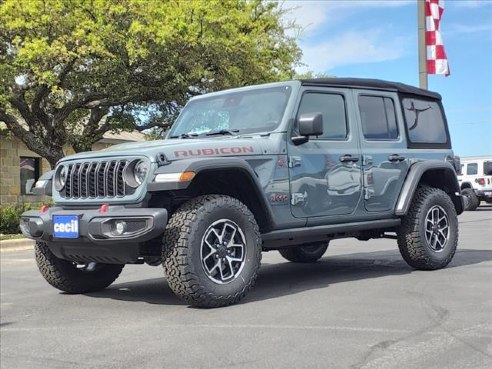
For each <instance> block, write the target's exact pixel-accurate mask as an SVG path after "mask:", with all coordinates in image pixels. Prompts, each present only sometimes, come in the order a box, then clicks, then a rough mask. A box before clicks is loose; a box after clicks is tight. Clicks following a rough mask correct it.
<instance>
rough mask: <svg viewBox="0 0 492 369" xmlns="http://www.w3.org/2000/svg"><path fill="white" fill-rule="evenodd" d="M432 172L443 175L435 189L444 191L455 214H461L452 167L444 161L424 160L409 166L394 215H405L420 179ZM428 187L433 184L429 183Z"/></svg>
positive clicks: (462, 208) (458, 188) (457, 184)
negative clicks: (451, 202)
mask: <svg viewBox="0 0 492 369" xmlns="http://www.w3.org/2000/svg"><path fill="white" fill-rule="evenodd" d="M433 171H436V172H439V173H442V174H443V177H440V178H441V181H440V183H436V184H435V187H438V188H441V189H444V190H445V191H446V193H447V194H448V195H449V196H450V197H451V200H452V201H453V204H454V206H455V208H456V213H457V214H461V213H462V212H463V210H464V203H463V197H462V196H461V190H460V185H459V183H458V178H457V176H456V171H455V169H454V168H453V166H452V165H451V164H450V163H448V162H446V161H439V160H426V161H419V162H416V163H414V164H412V165H411V167H410V170H409V171H408V174H407V177H406V178H405V182H404V184H403V187H402V190H401V192H400V196H399V197H398V201H397V203H396V208H395V214H396V215H398V216H402V215H405V214H407V212H408V209H409V208H410V204H411V202H412V199H413V195H414V194H415V190H416V189H417V187H418V185H419V184H420V183H421V182H422V177H424V176H425V175H426V173H427V174H432V172H433ZM443 184H444V185H443ZM430 185H433V184H432V183H430ZM443 187H444V188H443Z"/></svg>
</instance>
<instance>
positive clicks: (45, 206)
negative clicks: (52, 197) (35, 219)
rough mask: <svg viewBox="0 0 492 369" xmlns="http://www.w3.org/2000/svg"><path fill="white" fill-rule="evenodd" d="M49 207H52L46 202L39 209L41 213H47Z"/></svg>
mask: <svg viewBox="0 0 492 369" xmlns="http://www.w3.org/2000/svg"><path fill="white" fill-rule="evenodd" d="M49 208H50V207H49V206H48V205H46V204H44V205H42V206H41V208H40V209H39V211H40V212H41V213H46V212H47V211H48V209H49Z"/></svg>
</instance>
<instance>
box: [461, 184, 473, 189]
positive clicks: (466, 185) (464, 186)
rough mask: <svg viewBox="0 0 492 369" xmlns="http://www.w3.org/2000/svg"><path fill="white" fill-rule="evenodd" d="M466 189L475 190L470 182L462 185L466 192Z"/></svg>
mask: <svg viewBox="0 0 492 369" xmlns="http://www.w3.org/2000/svg"><path fill="white" fill-rule="evenodd" d="M465 188H471V189H473V186H472V184H471V183H470V182H463V183H462V184H461V189H462V190H464V189H465Z"/></svg>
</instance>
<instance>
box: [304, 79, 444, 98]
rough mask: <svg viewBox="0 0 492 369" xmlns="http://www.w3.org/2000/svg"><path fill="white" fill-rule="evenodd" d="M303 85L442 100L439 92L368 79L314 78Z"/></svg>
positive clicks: (305, 81) (305, 80) (306, 80)
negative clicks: (387, 92) (355, 89)
mask: <svg viewBox="0 0 492 369" xmlns="http://www.w3.org/2000/svg"><path fill="white" fill-rule="evenodd" d="M300 81H301V83H302V84H303V85H306V86H337V87H360V88H369V89H374V90H386V91H397V92H400V93H402V94H410V95H418V96H424V97H427V98H431V99H436V100H441V95H439V94H438V93H437V92H432V91H428V90H424V89H421V88H417V87H414V86H410V85H406V84H404V83H400V82H390V81H383V80H380V79H368V78H313V79H301V80H300Z"/></svg>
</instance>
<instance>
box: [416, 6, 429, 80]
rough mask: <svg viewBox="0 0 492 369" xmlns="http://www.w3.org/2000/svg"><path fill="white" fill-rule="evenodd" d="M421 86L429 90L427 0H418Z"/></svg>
mask: <svg viewBox="0 0 492 369" xmlns="http://www.w3.org/2000/svg"><path fill="white" fill-rule="evenodd" d="M417 3H418V30H419V87H420V88H423V89H425V90H427V48H426V44H425V0H418V1H417Z"/></svg>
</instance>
